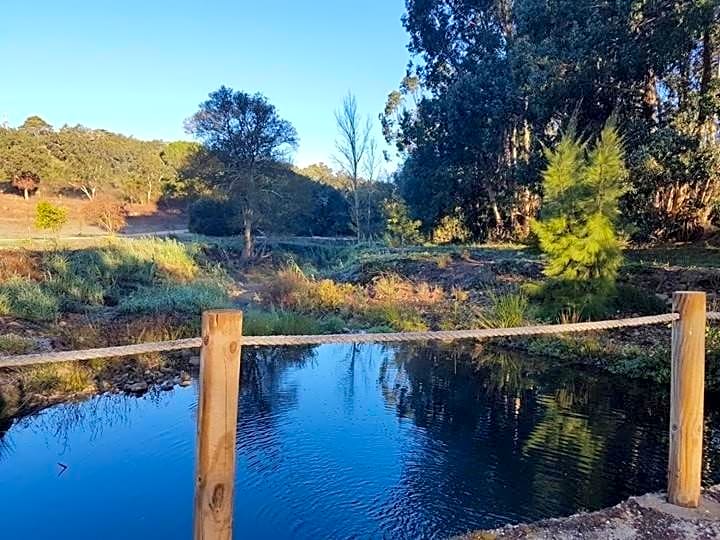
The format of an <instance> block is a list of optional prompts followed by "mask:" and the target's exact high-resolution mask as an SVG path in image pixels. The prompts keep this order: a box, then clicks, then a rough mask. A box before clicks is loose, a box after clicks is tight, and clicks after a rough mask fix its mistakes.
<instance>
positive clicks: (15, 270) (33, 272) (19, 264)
mask: <svg viewBox="0 0 720 540" xmlns="http://www.w3.org/2000/svg"><path fill="white" fill-rule="evenodd" d="M39 259H40V258H39V257H38V256H36V255H35V254H34V253H30V252H27V251H20V250H18V251H10V250H3V252H2V256H1V257H0V283H1V282H3V281H7V280H8V279H10V278H13V277H23V278H27V279H33V280H39V279H41V278H42V272H41V270H40V265H39Z"/></svg>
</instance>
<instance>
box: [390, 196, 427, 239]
mask: <svg viewBox="0 0 720 540" xmlns="http://www.w3.org/2000/svg"><path fill="white" fill-rule="evenodd" d="M383 210H384V212H385V220H386V221H385V241H386V242H387V243H388V244H389V245H391V246H404V245H406V244H419V243H420V242H422V235H421V234H420V226H421V225H422V223H421V222H420V221H419V220H416V219H411V218H410V215H409V213H408V208H407V206H406V205H405V203H404V202H403V201H399V200H396V199H389V200H386V201H385V202H383Z"/></svg>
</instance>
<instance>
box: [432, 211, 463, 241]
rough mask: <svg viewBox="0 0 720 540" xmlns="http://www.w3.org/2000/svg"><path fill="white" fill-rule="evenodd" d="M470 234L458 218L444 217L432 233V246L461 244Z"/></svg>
mask: <svg viewBox="0 0 720 540" xmlns="http://www.w3.org/2000/svg"><path fill="white" fill-rule="evenodd" d="M471 237H472V233H471V232H470V231H469V230H468V228H467V227H466V226H465V223H463V220H462V218H460V217H459V216H445V217H443V218H442V219H441V220H440V223H438V225H437V226H436V227H435V228H434V229H433V231H432V242H433V244H463V243H465V242H467V241H469V240H470V239H471Z"/></svg>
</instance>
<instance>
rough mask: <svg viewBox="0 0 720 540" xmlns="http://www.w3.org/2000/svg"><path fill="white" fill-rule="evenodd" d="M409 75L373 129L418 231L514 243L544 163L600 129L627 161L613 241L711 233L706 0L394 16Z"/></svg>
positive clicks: (482, 6) (505, 5) (715, 37)
mask: <svg viewBox="0 0 720 540" xmlns="http://www.w3.org/2000/svg"><path fill="white" fill-rule="evenodd" d="M406 7H407V14H406V16H405V17H404V19H403V22H404V25H405V28H406V29H407V31H408V33H409V35H410V44H409V48H410V51H411V52H412V53H413V54H414V58H415V61H414V62H412V63H411V64H410V65H409V67H408V71H407V76H406V77H405V78H404V79H403V81H402V84H401V85H400V89H399V90H397V91H394V92H392V93H391V94H390V96H389V98H388V101H387V106H386V109H385V111H384V114H383V115H382V116H381V120H382V122H383V129H384V134H385V136H386V138H387V140H388V141H389V142H391V143H392V144H394V145H395V147H396V149H397V152H398V154H399V156H400V158H401V159H402V161H403V166H402V167H401V169H400V171H399V173H398V177H397V183H398V185H399V186H400V191H401V193H402V195H403V197H404V198H405V200H406V201H407V203H408V206H409V208H410V211H411V213H412V214H413V216H414V217H416V218H418V219H420V220H421V221H422V223H423V227H424V228H425V230H428V231H429V230H431V229H432V228H433V227H434V226H436V225H438V224H440V223H441V221H442V220H443V219H446V218H447V217H448V216H452V217H456V218H457V219H459V220H460V221H462V222H464V223H465V224H466V225H467V227H469V228H470V230H471V231H472V233H473V235H474V236H476V237H479V238H488V237H490V238H500V239H502V238H524V237H526V236H527V235H528V233H529V232H530V226H529V224H530V221H531V218H533V217H534V216H535V215H536V213H537V211H538V208H539V207H540V202H541V195H542V193H541V189H540V186H539V181H540V175H539V171H540V170H541V168H542V167H543V163H544V157H543V149H544V148H547V147H553V146H554V145H555V144H556V143H557V141H558V140H559V138H560V136H561V134H562V131H563V129H564V128H566V126H567V125H568V123H569V121H570V119H571V118H572V117H573V116H574V117H575V119H576V123H577V125H578V126H579V129H580V131H581V133H587V134H589V133H594V132H597V131H598V130H599V129H600V126H602V125H603V124H604V123H605V121H606V120H607V119H608V118H609V117H610V116H611V115H612V114H614V115H615V116H616V118H617V123H618V126H619V129H620V132H621V133H622V136H623V139H624V144H625V147H626V148H627V149H628V155H627V163H628V168H629V178H630V182H631V189H630V190H629V191H628V193H627V194H626V195H625V196H624V197H623V199H622V205H623V208H624V211H623V216H624V220H625V222H624V224H623V225H624V229H625V231H626V232H627V233H630V234H632V235H633V236H634V237H636V238H639V239H657V240H668V239H692V238H696V237H698V236H700V235H702V234H704V233H706V232H707V231H709V230H711V229H712V228H713V227H714V226H716V225H717V224H718V218H719V216H718V204H719V202H718V201H719V200H720V141H719V139H718V133H719V131H718V112H719V110H720V73H719V70H720V22H719V20H720V17H719V10H720V8H719V3H718V2H717V1H716V0H687V1H684V2H675V1H671V0H657V1H653V2H648V1H641V0H615V1H600V2H598V1H597V0H551V1H548V0H514V1H513V0H487V1H456V0H407V2H406Z"/></svg>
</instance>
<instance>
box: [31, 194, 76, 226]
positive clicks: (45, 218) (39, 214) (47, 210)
mask: <svg viewBox="0 0 720 540" xmlns="http://www.w3.org/2000/svg"><path fill="white" fill-rule="evenodd" d="M67 219H68V215H67V209H65V208H62V207H61V206H55V205H53V204H51V203H49V202H47V201H41V202H39V203H38V205H37V207H36V208H35V227H36V228H37V229H40V230H42V231H50V232H58V231H59V230H60V229H62V227H63V225H65V223H67Z"/></svg>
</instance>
